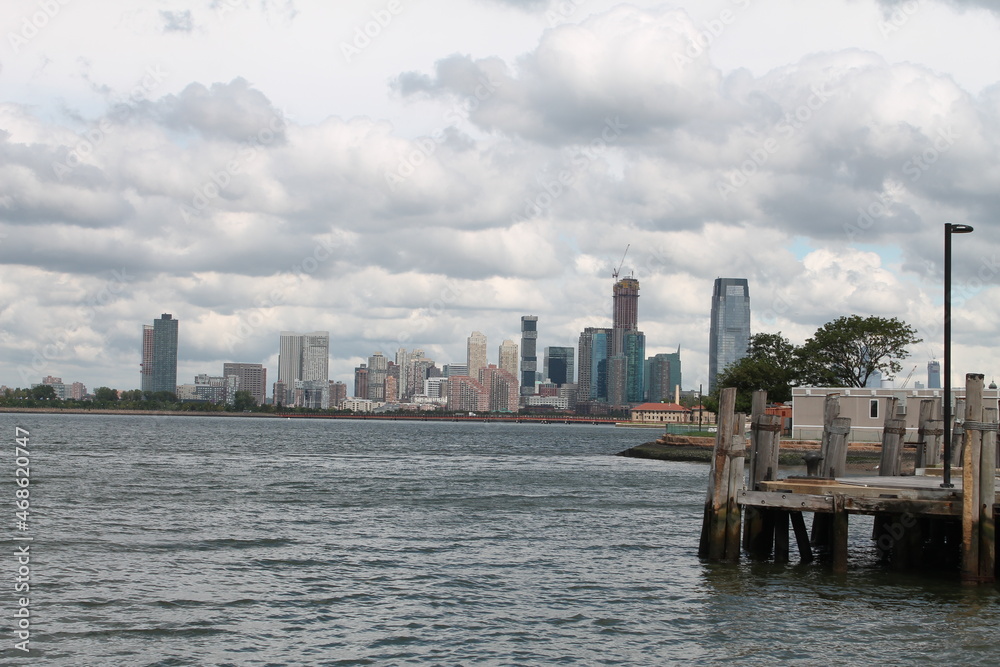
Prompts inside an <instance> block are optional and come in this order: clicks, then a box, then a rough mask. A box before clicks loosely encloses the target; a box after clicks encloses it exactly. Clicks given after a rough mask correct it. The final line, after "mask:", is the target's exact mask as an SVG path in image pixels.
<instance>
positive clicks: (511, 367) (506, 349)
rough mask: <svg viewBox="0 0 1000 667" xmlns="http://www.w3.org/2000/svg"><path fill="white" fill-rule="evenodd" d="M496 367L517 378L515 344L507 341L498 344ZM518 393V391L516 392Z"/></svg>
mask: <svg viewBox="0 0 1000 667" xmlns="http://www.w3.org/2000/svg"><path fill="white" fill-rule="evenodd" d="M497 366H498V367H499V368H502V369H503V370H505V371H507V372H508V373H510V374H511V375H513V376H514V377H517V343H515V342H514V341H512V340H510V339H508V340H505V341H504V342H502V343H500V350H499V352H498V354H497ZM518 393H520V390H519V391H518Z"/></svg>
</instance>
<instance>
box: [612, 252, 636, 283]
mask: <svg viewBox="0 0 1000 667" xmlns="http://www.w3.org/2000/svg"><path fill="white" fill-rule="evenodd" d="M631 245H632V244H631V243H628V244H626V245H625V252H624V253H622V261H620V262H618V268H617V269H615V270H614V271H612V272H611V277H612V278H614V279H615V280H618V273H619V272H620V271H621V270H622V264H624V263H625V255H627V254H628V249H629V248H630V247H631Z"/></svg>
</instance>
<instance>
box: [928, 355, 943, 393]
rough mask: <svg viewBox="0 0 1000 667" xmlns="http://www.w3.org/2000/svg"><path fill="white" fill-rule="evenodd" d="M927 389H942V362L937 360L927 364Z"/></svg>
mask: <svg viewBox="0 0 1000 667" xmlns="http://www.w3.org/2000/svg"><path fill="white" fill-rule="evenodd" d="M927 388H928V389H940V388H941V362H940V361H937V360H933V361H928V362H927Z"/></svg>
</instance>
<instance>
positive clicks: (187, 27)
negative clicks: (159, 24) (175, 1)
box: [160, 9, 194, 32]
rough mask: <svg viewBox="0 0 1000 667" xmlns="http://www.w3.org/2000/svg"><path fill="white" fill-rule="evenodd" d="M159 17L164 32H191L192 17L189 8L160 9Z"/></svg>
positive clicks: (192, 28) (192, 26)
mask: <svg viewBox="0 0 1000 667" xmlns="http://www.w3.org/2000/svg"><path fill="white" fill-rule="evenodd" d="M160 18H161V19H162V20H163V31H164V32H191V31H192V30H194V18H193V17H192V16H191V10H190V9H186V10H184V11H183V12H172V11H164V10H161V11H160Z"/></svg>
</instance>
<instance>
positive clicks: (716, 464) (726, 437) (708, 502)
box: [698, 387, 746, 561]
mask: <svg viewBox="0 0 1000 667" xmlns="http://www.w3.org/2000/svg"><path fill="white" fill-rule="evenodd" d="M735 407H736V389H735V388H734V387H726V388H725V389H723V390H722V391H721V392H720V394H719V416H718V430H717V431H716V434H715V449H714V451H713V455H712V466H711V471H710V472H709V482H708V495H707V497H706V499H705V518H704V521H703V523H702V527H701V542H700V545H699V548H698V555H699V556H700V557H702V558H707V559H709V560H723V559H728V560H733V561H735V560H739V557H740V512H739V507H738V506H737V504H736V496H737V494H738V493H739V491H740V489H741V488H742V487H743V463H744V456H745V453H746V446H745V444H744V437H743V429H744V423H743V422H744V418H743V415H742V414H741V415H737V414H736V413H735V412H734V410H735Z"/></svg>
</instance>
